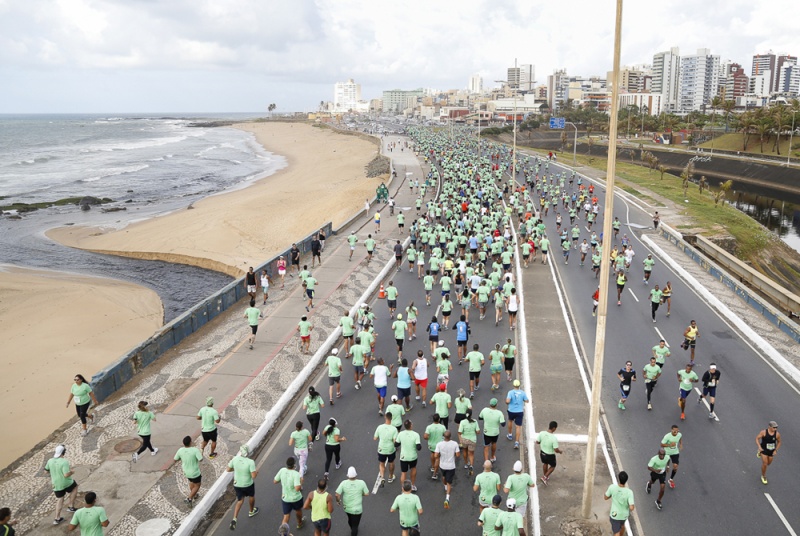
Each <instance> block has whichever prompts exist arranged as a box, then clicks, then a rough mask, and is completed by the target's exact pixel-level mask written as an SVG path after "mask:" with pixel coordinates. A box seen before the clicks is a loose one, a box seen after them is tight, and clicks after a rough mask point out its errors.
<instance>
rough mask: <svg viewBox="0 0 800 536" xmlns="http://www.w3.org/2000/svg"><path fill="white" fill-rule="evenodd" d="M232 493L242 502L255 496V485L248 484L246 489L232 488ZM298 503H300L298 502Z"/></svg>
mask: <svg viewBox="0 0 800 536" xmlns="http://www.w3.org/2000/svg"><path fill="white" fill-rule="evenodd" d="M233 491H235V492H236V500H237V501H242V500H244V498H245V497H255V496H256V485H255V483H253V484H250V485H249V486H247V487H246V488H237V487H236V486H233ZM298 502H300V501H298Z"/></svg>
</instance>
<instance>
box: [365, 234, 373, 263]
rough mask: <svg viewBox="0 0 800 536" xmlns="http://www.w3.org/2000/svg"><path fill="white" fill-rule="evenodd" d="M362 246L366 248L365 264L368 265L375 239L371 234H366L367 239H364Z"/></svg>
mask: <svg viewBox="0 0 800 536" xmlns="http://www.w3.org/2000/svg"><path fill="white" fill-rule="evenodd" d="M364 247H366V248H367V264H368V265H369V263H370V262H371V261H372V254H373V253H374V252H375V239H374V238H372V235H371V234H368V235H367V239H366V240H364Z"/></svg>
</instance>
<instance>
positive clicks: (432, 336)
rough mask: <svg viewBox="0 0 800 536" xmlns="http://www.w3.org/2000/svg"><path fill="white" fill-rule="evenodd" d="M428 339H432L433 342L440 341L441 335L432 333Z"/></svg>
mask: <svg viewBox="0 0 800 536" xmlns="http://www.w3.org/2000/svg"><path fill="white" fill-rule="evenodd" d="M428 340H429V341H431V342H439V336H438V335H431V336H429V337H428Z"/></svg>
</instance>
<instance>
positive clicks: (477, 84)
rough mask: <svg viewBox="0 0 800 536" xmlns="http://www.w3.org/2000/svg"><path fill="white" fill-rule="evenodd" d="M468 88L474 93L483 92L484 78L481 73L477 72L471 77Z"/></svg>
mask: <svg viewBox="0 0 800 536" xmlns="http://www.w3.org/2000/svg"><path fill="white" fill-rule="evenodd" d="M467 89H468V90H469V92H470V93H472V94H481V93H483V78H482V77H481V75H480V74H478V73H475V74H473V75H472V76H470V77H469V86H467Z"/></svg>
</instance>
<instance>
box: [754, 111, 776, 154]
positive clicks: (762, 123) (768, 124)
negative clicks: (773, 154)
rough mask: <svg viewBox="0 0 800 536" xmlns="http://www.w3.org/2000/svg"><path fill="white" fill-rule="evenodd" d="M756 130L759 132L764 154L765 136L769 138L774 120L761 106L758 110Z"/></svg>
mask: <svg viewBox="0 0 800 536" xmlns="http://www.w3.org/2000/svg"><path fill="white" fill-rule="evenodd" d="M755 127H756V132H758V140H759V141H760V142H761V154H764V137H766V138H767V139H769V133H770V132H771V131H772V120H771V119H770V117H769V116H768V115H767V114H766V111H765V110H764V108H760V109H759V110H758V112H756V123H755Z"/></svg>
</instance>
